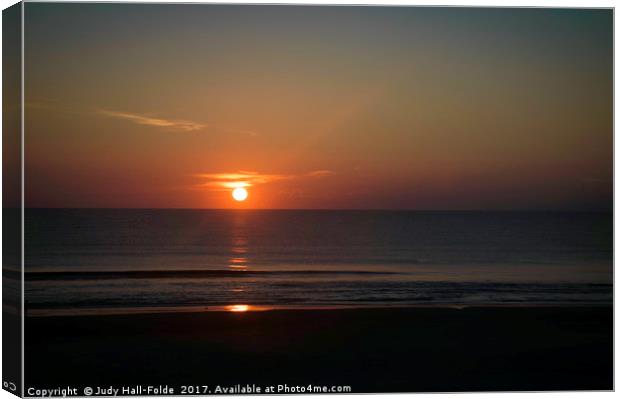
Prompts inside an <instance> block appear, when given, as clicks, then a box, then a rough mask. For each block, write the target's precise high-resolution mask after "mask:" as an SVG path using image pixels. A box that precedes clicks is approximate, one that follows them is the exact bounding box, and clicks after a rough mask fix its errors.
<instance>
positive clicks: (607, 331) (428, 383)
mask: <svg viewBox="0 0 620 399" xmlns="http://www.w3.org/2000/svg"><path fill="white" fill-rule="evenodd" d="M25 323H26V337H25V338H26V343H27V345H26V349H25V350H26V352H25V369H26V378H27V379H26V384H25V387H26V389H28V388H29V387H30V388H36V389H41V388H49V387H57V386H63V385H69V386H74V387H79V389H82V388H83V387H86V386H90V387H96V386H99V387H110V386H115V387H119V386H130V385H134V384H143V385H149V384H150V385H153V386H160V385H169V386H171V387H174V386H176V387H179V386H181V385H183V384H185V385H198V386H203V385H207V386H209V387H210V388H209V389H215V388H216V387H217V386H218V385H219V386H225V387H235V386H237V384H240V386H244V387H245V386H247V385H248V384H249V386H252V385H256V386H261V387H265V386H269V385H273V386H275V387H276V389H277V386H278V385H280V386H283V385H287V386H289V387H291V386H297V385H303V386H307V385H309V384H313V385H319V386H328V387H331V386H335V385H338V386H350V387H351V392H354V393H355V392H358V393H360V392H399V391H400V392H403V391H407V392H422V391H430V392H433V391H435V392H446V391H450V392H452V391H507V390H519V391H541V390H610V389H613V375H612V373H613V359H612V356H613V351H612V347H613V311H612V307H611V306H556V307H552V306H501V307H466V308H450V307H402V308H396V307H395V308H389V307H381V308H358V309H323V310H312V309H306V310H300V309H293V310H271V311H256V312H254V311H247V312H210V311H205V312H192V313H151V314H131V315H91V316H55V317H27V319H26V322H25ZM212 393H213V392H212ZM276 393H278V392H276ZM280 393H285V392H280Z"/></svg>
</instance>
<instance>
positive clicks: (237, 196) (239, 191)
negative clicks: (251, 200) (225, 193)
mask: <svg viewBox="0 0 620 399" xmlns="http://www.w3.org/2000/svg"><path fill="white" fill-rule="evenodd" d="M232 197H233V199H234V200H235V201H238V202H243V201H245V200H246V198H248V190H246V189H245V188H243V187H237V188H235V189H234V190H232Z"/></svg>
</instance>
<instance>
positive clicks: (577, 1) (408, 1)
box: [0, 0, 620, 399]
mask: <svg viewBox="0 0 620 399" xmlns="http://www.w3.org/2000/svg"><path fill="white" fill-rule="evenodd" d="M28 1H29V2H36V1H38V0H28ZM43 1H45V0H43ZM67 2H93V3H97V2H101V1H96V0H82V1H78V0H73V1H72V0H68V1H67ZM106 2H109V1H106ZM127 2H132V3H214V4H216V3H224V4H231V3H239V4H320V5H330V4H332V5H333V4H340V5H375V6H390V5H394V6H412V5H417V6H470V7H559V8H573V7H575V8H577V7H588V8H611V7H613V8H615V6H616V1H609V0H608V1H603V0H590V1H583V0H555V1H553V0H538V1H531V0H530V1H511V0H496V1H481V0H469V1H463V0H444V1H415V0H374V1H372V0H357V1H355V0H337V1H333V0H313V1H308V0H307V1H303V0H302V1H300V0H288V1H261V0H244V1H235V0H224V1H223V0H212V1H204V2H200V1H182V0H179V1H175V0H131V1H127ZM15 3H16V1H14V0H0V5H1V8H2V9H4V8H7V7H9V6H11V5H13V4H15ZM23 17H24V13H23V5H22V81H21V90H22V93H21V102H22V112H21V124H22V137H21V139H22V159H21V163H22V171H23V170H24V153H23V149H24V147H23V146H24V123H25V119H24V73H23V72H24V71H23V65H24V47H23V46H24V40H23V39H24V25H23ZM614 20H615V15H614ZM0 25H1V22H0ZM1 32H2V29H1V26H0V43H1V37H2V33H1ZM618 39H619V35H618V33H617V31H616V30H615V24H614V44H615V43H617V42H618ZM616 68H617V63H616V59H615V45H614V77H615V75H616ZM0 71H1V65H0ZM1 88H2V85H1V83H0V91H1ZM617 88H618V83H617V82H616V80H615V79H614V99H615V93H616V92H617ZM0 97H1V96H0ZM1 101H2V100H1V98H0V105H1ZM618 110H619V106H618V104H617V103H616V102H615V101H614V132H615V122H616V119H615V115H616V113H617V112H618ZM1 146H2V143H1V141H0V150H1ZM618 146H620V144H618V143H617V142H616V141H615V140H614V154H615V153H617V151H616V150H617V149H618ZM0 158H1V151H0ZM616 168H617V165H616V163H615V157H614V209H615V207H616V206H617V205H618V197H617V196H616V195H615V194H616V185H615V176H617V174H616V172H617V169H616ZM1 182H2V176H1V174H0V183H1ZM23 190H24V174H23V173H22V225H23V221H24V212H23V209H24V208H23V206H24V191H23ZM0 202H1V199H0ZM1 220H2V216H1V214H0V222H1ZM618 221H620V216H618V215H617V214H616V213H615V212H614V253H615V249H616V248H619V247H620V245H619V244H620V238H619V237H617V236H616V235H615V226H616V223H617V222H618ZM23 234H24V232H23V229H22V249H21V250H22V263H23V259H24V258H23V256H24V240H23ZM1 237H2V233H1V232H0V241H1ZM614 266H615V258H614ZM617 283H618V282H617V280H616V274H615V273H614V294H615V287H616V284H617ZM0 292H1V288H0ZM23 293H24V286H23V264H22V309H23V305H24V298H23ZM614 297H615V296H614ZM617 312H618V309H617V307H614V331H615V332H617V329H615V327H616V325H615V324H616V323H615V321H616V320H618V318H617V317H616V316H617ZM1 325H2V322H1V320H0V329H1ZM23 327H24V325H23V318H22V334H23ZM22 338H23V337H22ZM614 342H615V340H614ZM616 352H617V351H616V348H614V355H615V354H616ZM23 353H24V348H23V346H22V358H23ZM614 358H615V357H614ZM1 373H2V364H1V362H0V375H1ZM22 375H23V363H22ZM614 380H615V381H618V369H617V368H614ZM22 381H23V379H22ZM22 384H23V382H22ZM0 392H1V393H0V399H10V398H14V397H15V396H14V395H11V394H9V393H8V392H6V391H4V390H0ZM22 392H23V386H22ZM392 395H398V396H402V395H413V394H407V393H401V394H376V396H377V397H379V398H387V397H389V396H392ZM415 395H416V398H419V399H431V398H433V399H437V398H450V397H453V396H454V395H474V396H478V395H484V397H485V398H488V399H502V398H505V397H506V396H507V395H510V397H511V399H525V398H528V399H531V398H535V397H539V396H541V395H545V396H553V397H555V398H558V397H559V398H568V399H582V398H583V399H585V398H586V397H587V398H598V397H609V395H613V393H611V392H551V393H541V392H539V393H465V394H415ZM243 396H247V395H243ZM243 396H241V395H236V396H230V395H227V397H235V398H240V397H243ZM261 396H263V397H277V396H279V395H261ZM295 396H302V395H295ZM305 396H307V395H305ZM311 396H312V397H317V396H318V395H311ZM320 396H321V397H324V398H333V397H336V396H338V395H329V394H327V395H320ZM363 396H366V395H361V394H360V395H358V394H353V395H347V398H355V397H359V398H362V397H363ZM172 397H177V398H182V396H172Z"/></svg>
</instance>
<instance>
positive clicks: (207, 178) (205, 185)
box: [193, 170, 334, 191]
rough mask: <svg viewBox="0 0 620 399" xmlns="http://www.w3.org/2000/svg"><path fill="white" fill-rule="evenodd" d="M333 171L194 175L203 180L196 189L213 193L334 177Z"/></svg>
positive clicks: (243, 172)
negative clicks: (293, 180)
mask: <svg viewBox="0 0 620 399" xmlns="http://www.w3.org/2000/svg"><path fill="white" fill-rule="evenodd" d="M333 174H334V172H332V171H331V170H314V171H311V172H308V173H304V174H299V175H285V174H264V173H258V172H248V171H239V172H226V173H198V174H195V175H193V176H194V177H197V178H199V179H202V182H201V183H198V184H197V185H196V186H194V187H195V188H201V189H208V190H211V191H223V190H230V189H233V188H237V187H252V186H256V185H259V184H266V183H273V182H275V181H280V180H291V179H301V178H322V177H327V176H331V175H333Z"/></svg>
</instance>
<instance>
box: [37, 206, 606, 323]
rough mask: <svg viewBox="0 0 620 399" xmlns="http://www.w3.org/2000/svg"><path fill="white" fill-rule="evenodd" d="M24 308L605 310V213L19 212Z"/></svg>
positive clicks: (69, 311) (53, 311) (86, 311)
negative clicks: (586, 307) (534, 307)
mask: <svg viewBox="0 0 620 399" xmlns="http://www.w3.org/2000/svg"><path fill="white" fill-rule="evenodd" d="M25 239H26V243H25V276H26V283H25V290H26V309H27V314H29V315H33V316H36V315H40V316H44V315H52V314H98V313H106V312H110V313H123V312H161V311H184V310H192V311H195V310H196V309H200V310H221V309H225V310H226V309H227V310H237V311H244V310H253V309H255V310H261V309H272V308H306V307H315V308H331V307H360V306H489V305H492V306H494V305H502V304H510V305H518V304H523V305H545V304H555V305H557V304H571V305H575V304H584V305H592V304H611V303H612V296H613V286H612V275H613V218H612V214H611V213H569V212H439V211H438V212H420V211H342V210H329V211H327V210H326V211H320V210H273V211H272V210H160V209H157V210H149V209H144V210H138V209H27V210H26V212H25Z"/></svg>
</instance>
